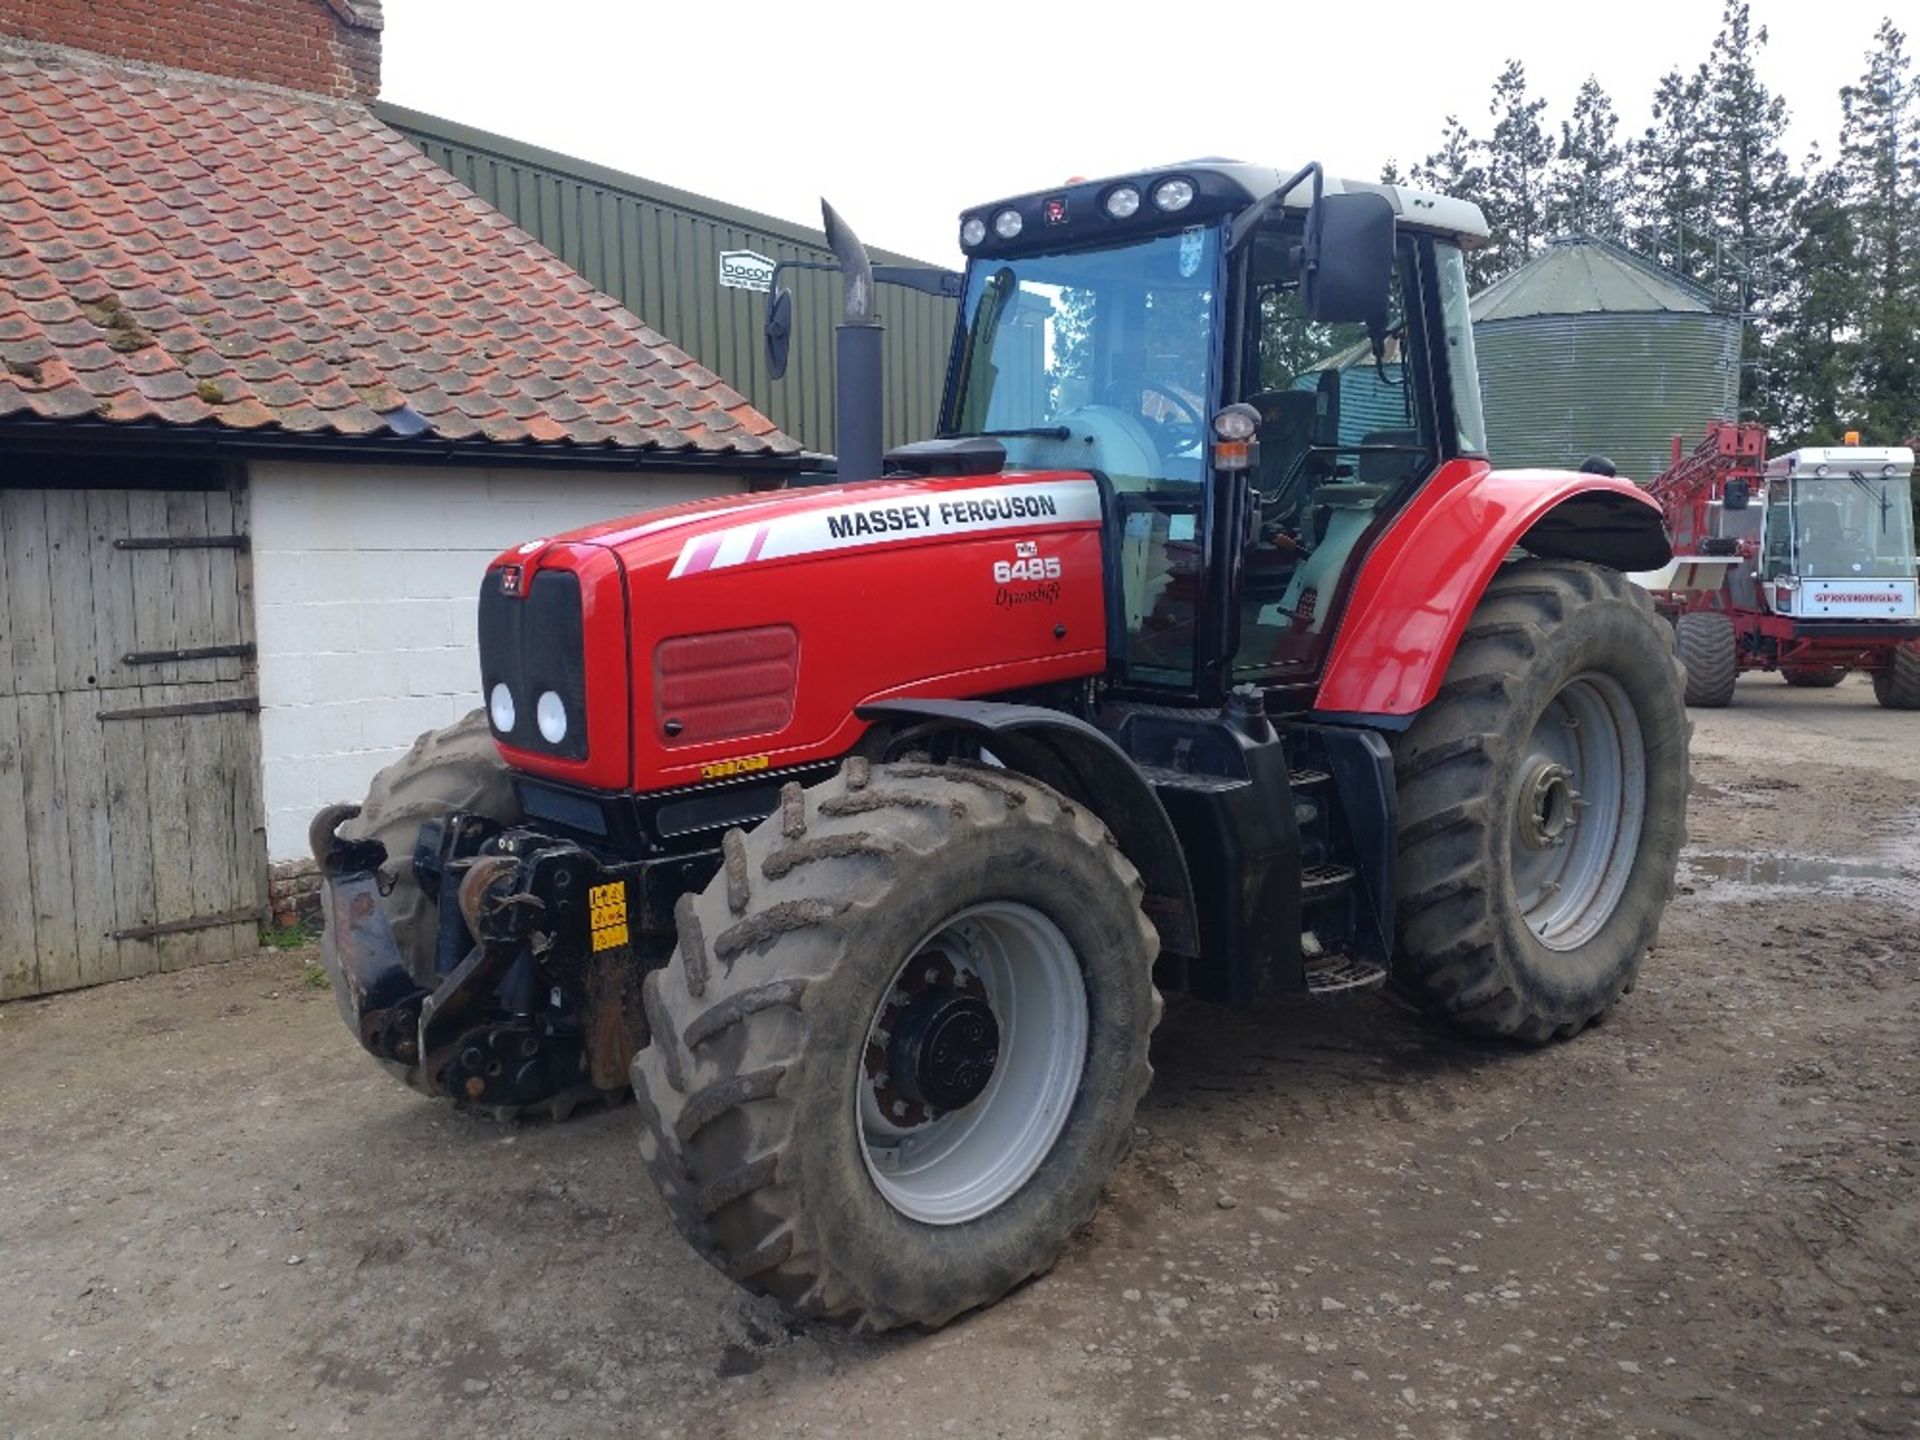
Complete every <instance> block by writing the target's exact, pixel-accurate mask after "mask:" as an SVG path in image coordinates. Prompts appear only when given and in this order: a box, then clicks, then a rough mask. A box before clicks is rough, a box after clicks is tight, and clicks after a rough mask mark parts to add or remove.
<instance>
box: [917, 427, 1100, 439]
mask: <svg viewBox="0 0 1920 1440" xmlns="http://www.w3.org/2000/svg"><path fill="white" fill-rule="evenodd" d="M946 438H947V439H950V440H1021V439H1028V438H1031V439H1035V440H1071V439H1072V438H1073V431H1071V430H1069V429H1068V428H1067V427H1066V426H1064V425H1029V426H1027V427H1025V428H1024V429H1020V430H956V431H954V432H953V433H952V434H951V435H949V436H947V437H946Z"/></svg>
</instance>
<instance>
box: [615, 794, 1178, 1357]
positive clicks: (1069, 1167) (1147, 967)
mask: <svg viewBox="0 0 1920 1440" xmlns="http://www.w3.org/2000/svg"><path fill="white" fill-rule="evenodd" d="M724 851H725V857H726V864H725V866H724V868H723V869H722V870H721V872H720V874H719V875H717V876H716V877H715V878H714V880H713V883H712V884H711V885H709V886H708V888H707V889H706V891H705V892H704V893H702V894H700V895H688V896H684V897H682V899H681V901H680V903H679V906H678V909H677V911H676V921H677V924H678V934H679V944H678V946H677V948H676V949H675V951H674V955H673V958H672V960H671V962H670V963H669V964H668V966H667V967H666V968H665V969H664V970H661V971H657V972H655V973H653V974H651V975H649V976H648V977H647V981H646V985H645V988H644V991H643V994H644V997H645V1001H646V1008H647V1018H648V1022H649V1025H650V1028H651V1030H652V1033H653V1043H652V1044H651V1045H650V1046H649V1047H648V1048H647V1049H645V1050H643V1051H641V1052H640V1054H639V1055H638V1056H637V1057H636V1058H635V1060H634V1064H633V1083H634V1092H635V1096H636V1099H637V1102H638V1109H639V1112H640V1118H641V1121H642V1135H641V1152H642V1155H643V1157H644V1159H645V1161H646V1164H647V1168H648V1171H649V1172H650V1173H651V1174H652V1176H653V1178H654V1180H655V1182H656V1183H657V1184H658V1185H659V1187H660V1192H661V1194H662V1195H663V1196H664V1197H665V1199H666V1202H667V1206H668V1209H669V1210H670V1211H671V1212H672V1215H673V1218H674V1220H675V1222H676V1223H677V1224H678V1226H679V1227H680V1229H681V1231H682V1233H684V1234H685V1235H686V1236H687V1238H688V1239H689V1240H690V1241H691V1242H692V1243H693V1245H694V1247H695V1248H696V1249H697V1250H699V1251H700V1253H701V1254H702V1255H704V1256H705V1257H706V1258H707V1259H708V1260H710V1261H711V1262H712V1263H713V1264H714V1265H716V1266H718V1267H719V1268H720V1269H721V1270H723V1271H724V1272H725V1273H726V1274H728V1275H729V1276H731V1277H732V1278H733V1279H735V1280H737V1281H741V1282H743V1283H744V1284H746V1285H747V1286H748V1287H750V1288H752V1289H754V1290H758V1291H762V1292H765V1293H767V1294H771V1295H773V1296H775V1297H777V1298H778V1299H779V1300H781V1301H782V1302H784V1304H785V1305H786V1306H787V1307H788V1308H789V1309H790V1310H792V1311H793V1312H794V1313H795V1314H797V1315H801V1316H820V1317H826V1318H830V1319H834V1320H838V1321H843V1322H847V1323H851V1324H854V1325H857V1326H859V1327H860V1328H863V1329H868V1330H885V1329H889V1328H892V1327H894V1326H899V1325H906V1324H919V1325H925V1326H936V1325H941V1324H944V1323H945V1322H947V1321H948V1320H951V1319H952V1318H953V1317H954V1316H956V1315H959V1314H961V1313H963V1312H964V1311H967V1310H971V1309H973V1308H975V1307H977V1306H980V1305H986V1304H989V1303H991V1302H992V1301H994V1300H997V1299H998V1298H1000V1296H1002V1295H1004V1294H1005V1293H1006V1292H1007V1291H1008V1290H1010V1289H1012V1288H1013V1287H1014V1286H1016V1285H1018V1284H1020V1283H1021V1282H1022V1281H1023V1280H1026V1279H1027V1278H1028V1277H1030V1276H1033V1275H1037V1274H1040V1273H1042V1272H1044V1271H1045V1270H1047V1269H1048V1268H1049V1267H1051V1266H1052V1265H1053V1263H1054V1261H1055V1260H1056V1259H1057V1258H1058V1256H1059V1254H1060V1251H1061V1249H1062V1247H1063V1246H1064V1245H1065V1244H1066V1242H1067V1238H1068V1236H1069V1235H1070V1234H1071V1233H1072V1232H1073V1230H1074V1229H1075V1227H1077V1226H1079V1225H1080V1224H1082V1223H1083V1222H1085V1221H1086V1219H1087V1218H1088V1217H1089V1216H1090V1215H1091V1214H1092V1213H1093V1211H1094V1208H1095V1206H1096V1205H1097V1204H1098V1202H1099V1198H1100V1190H1101V1186H1102V1184H1103V1182H1104V1181H1105V1179H1106V1177H1107V1174H1108V1172H1109V1171H1110V1169H1111V1168H1112V1166H1113V1164H1114V1162H1115V1161H1116V1160H1117V1159H1118V1157H1119V1156H1120V1154H1121V1152H1122V1150H1123V1148H1124V1147H1125V1145H1126V1143H1127V1139H1128V1136H1129V1134H1130V1132H1131V1127H1132V1123H1133V1114H1134V1108H1135V1106H1136V1105H1137V1104H1138V1102H1139V1099H1140V1097H1141V1095H1142V1094H1143V1093H1144V1092H1145V1091H1146V1088H1147V1084H1148V1082H1149V1080H1150V1079H1151V1078H1152V1070H1151V1068H1150V1067H1149V1065H1148V1062H1147V1042H1148V1036H1149V1034H1150V1032H1151V1031H1152V1029H1153V1026H1154V1024H1155V1022H1156V1021H1157V1020H1158V1018H1159V1013H1160V999H1159V995H1158V994H1157V992H1156V991H1155V990H1154V987H1153V981H1152V966H1153V959H1154V955H1155V952H1156V950H1157V948H1158V941H1157V938H1156V936H1155V932H1154V930H1153V928H1152V926H1151V925H1150V924H1149V923H1148V921H1147V919H1146V917H1145V915H1144V914H1143V913H1142V911H1141V897H1142V894H1143V887H1142V885H1141V883H1140V878H1139V876H1138V874H1137V873H1136V872H1135V870H1134V868H1133V866H1132V865H1131V864H1129V863H1128V862H1127V860H1126V859H1125V858H1124V857H1123V856H1122V855H1121V854H1120V852H1119V850H1118V849H1117V848H1116V847H1115V845H1114V842H1113V838H1112V836H1111V835H1109V834H1108V833H1107V830H1106V827H1105V826H1104V825H1102V824H1101V823H1100V821H1099V820H1098V819H1097V818H1095V817H1094V816H1093V815H1092V814H1091V813H1089V812H1087V811H1085V810H1083V809H1080V808H1079V807H1078V806H1074V805H1071V804H1069V803H1068V802H1067V801H1066V800H1064V799H1063V798H1061V797H1060V796H1059V795H1057V794H1056V793H1055V792H1053V791H1052V790H1049V789H1047V788H1046V787H1045V786H1042V785H1039V784H1037V783H1035V782H1032V781H1030V780H1026V779H1024V778H1022V777H1020V776H1017V775H1011V774H1009V773H1007V772H1006V771H1002V770H994V769H987V768H984V767H972V766H958V765H956V766H934V765H927V764H918V763H906V764H895V765H871V766H870V765H869V764H868V763H867V762H866V761H864V760H859V759H855V760H851V761H849V762H847V764H846V765H845V766H844V767H843V768H842V770H841V771H840V773H839V774H838V775H837V776H835V777H834V778H833V779H831V780H829V781H827V782H825V783H823V784H821V785H818V786H816V787H814V788H812V789H809V790H802V789H801V788H800V787H799V786H798V785H789V786H788V787H787V788H786V790H785V791H784V792H783V793H782V799H781V807H780V809H779V811H778V812H776V813H775V814H774V815H772V816H770V817H769V818H768V819H766V820H765V821H763V822H761V824H760V825H759V826H758V828H756V829H755V830H754V831H752V833H750V834H743V833H742V832H740V831H734V832H731V833H730V834H729V835H728V836H727V837H726V844H725V847H724ZM1029 942H1031V943H1030V944H1029ZM1022 946H1027V949H1025V950H1023V949H1022V948H1021V947H1022ZM1023 957H1024V959H1023ZM909 961H912V962H913V963H912V964H911V965H909V964H908V962H909ZM1010 961H1011V962H1018V963H1009V962H1010ZM1027 961H1031V963H1026V962H1027ZM1022 976H1025V977H1027V978H1026V979H1024V980H1023V979H1022V978H1021V977H1022ZM1036 977H1037V978H1036ZM923 981H924V985H925V988H922V989H920V990H919V991H918V992H917V994H916V993H913V992H911V990H910V987H913V986H919V985H921V984H922V982H923ZM936 982H937V983H936ZM1042 982H1044V983H1042ZM1023 986H1024V988H1022V987H1023ZM928 1006H932V1007H933V1009H932V1010H928V1009H927V1008H926V1007H928ZM969 1006H971V1007H972V1008H973V1010H974V1011H977V1010H979V1009H981V1008H985V1009H990V1010H991V1011H992V1013H993V1016H994V1022H993V1023H992V1024H988V1025H985V1026H984V1029H987V1030H991V1029H993V1025H994V1024H997V1026H998V1031H997V1039H996V1040H995V1042H994V1046H993V1048H992V1049H990V1050H988V1049H980V1050H977V1051H976V1052H973V1053H974V1061H977V1063H973V1062H969V1064H970V1065H971V1068H965V1069H955V1070H952V1071H951V1072H941V1073H939V1074H932V1073H930V1072H928V1071H927V1070H925V1069H924V1068H916V1067H915V1065H914V1063H913V1062H911V1061H908V1060H903V1059H902V1058H901V1057H902V1054H903V1053H905V1054H910V1055H918V1056H921V1057H928V1056H932V1057H942V1056H947V1055H948V1054H949V1052H948V1051H947V1050H944V1049H942V1048H941V1046H940V1044H938V1043H936V1040H937V1039H938V1037H941V1036H953V1035H960V1036H961V1039H962V1040H964V1039H965V1034H972V1035H973V1036H974V1037H975V1039H976V1040H978V1036H979V1034H980V1032H981V1030H982V1028H983V1027H982V1024H981V1022H980V1020H979V1016H978V1015H977V1014H974V1013H963V1012H965V1011H967V1007H969ZM903 1007H904V1008H903ZM1049 1007H1051V1008H1049ZM916 1013H919V1014H922V1015H931V1016H933V1018H932V1019H931V1020H926V1021H924V1022H923V1021H921V1020H916V1019H915V1018H914V1017H915V1014H916ZM949 1021H951V1022H952V1028H950V1029H947V1030H941V1029H939V1028H938V1027H940V1026H946V1025H948V1023H949ZM916 1025H918V1026H920V1027H921V1028H920V1029H917V1030H916V1029H915V1028H914V1027H915V1026H916ZM1076 1025H1077V1026H1078V1027H1079V1028H1078V1029H1076V1028H1075V1026H1076ZM928 1026H932V1027H933V1028H931V1029H929V1028H927V1027H928ZM968 1026H972V1027H973V1028H972V1029H971V1030H968V1028H967V1027H968ZM962 1032H965V1034H962ZM916 1034H925V1035H931V1036H934V1037H935V1038H934V1039H928V1040H927V1042H926V1046H925V1048H924V1049H915V1050H909V1051H905V1052H903V1051H901V1050H899V1049H897V1048H896V1047H897V1046H899V1045H901V1044H904V1043H907V1041H906V1039H905V1037H908V1036H910V1035H916ZM1063 1037H1064V1038H1063ZM915 1043H917V1042H915ZM919 1063H920V1065H922V1066H924V1065H925V1064H926V1063H927V1062H926V1060H925V1059H924V1058H923V1059H922V1060H921V1061H920V1062H919ZM902 1075H908V1076H917V1077H918V1079H915V1080H913V1081H912V1082H911V1085H910V1084H909V1082H908V1081H905V1080H901V1079H900V1078H899V1076H902ZM956 1078H958V1079H960V1080H965V1081H967V1083H968V1085H969V1086H973V1087H977V1088H973V1089H972V1091H971V1095H970V1096H969V1095H968V1093H967V1091H966V1090H964V1089H963V1090H961V1091H959V1092H958V1093H957V1094H956V1093H955V1092H952V1091H950V1090H946V1089H936V1088H935V1086H934V1082H935V1081H936V1080H938V1081H940V1082H941V1083H942V1084H950V1083H955V1082H956ZM909 1089H911V1090H912V1091H913V1093H912V1094H908V1093H906V1092H907V1091H908V1090H909ZM943 1096H945V1097H947V1098H945V1099H942V1098H941V1097H943ZM943 1104H944V1105H946V1106H947V1107H948V1108H947V1109H945V1110H944V1111H943V1110H941V1108H940V1106H941V1105H943ZM915 1145H922V1146H923V1147H924V1148H922V1149H920V1150H919V1151H918V1152H917V1155H916V1153H915V1152H914V1146H915ZM903 1157H904V1158H903Z"/></svg>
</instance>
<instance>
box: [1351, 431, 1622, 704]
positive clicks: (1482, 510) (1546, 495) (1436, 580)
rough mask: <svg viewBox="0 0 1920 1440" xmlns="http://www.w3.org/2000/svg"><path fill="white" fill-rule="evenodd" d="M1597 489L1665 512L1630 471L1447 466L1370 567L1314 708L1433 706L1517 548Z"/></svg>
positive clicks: (1384, 540) (1383, 540)
mask: <svg viewBox="0 0 1920 1440" xmlns="http://www.w3.org/2000/svg"><path fill="white" fill-rule="evenodd" d="M1594 492H1607V493H1611V494H1619V495H1627V496H1631V497H1632V498H1633V499H1634V500H1636V501H1638V502H1639V503H1641V504H1643V505H1645V506H1647V507H1648V508H1649V509H1650V510H1652V511H1654V512H1655V513H1656V514H1658V513H1659V509H1660V507H1659V506H1658V505H1657V504H1655V503H1654V502H1653V501H1652V500H1651V499H1649V498H1648V497H1647V495H1646V493H1645V492H1644V491H1643V490H1641V489H1640V487H1639V486H1637V485H1635V484H1634V483H1633V482H1632V481H1631V480H1622V479H1616V478H1612V477H1609V476H1603V475H1589V474H1583V473H1575V472H1570V471H1560V470H1494V469H1493V468H1492V467H1490V466H1489V465H1488V464H1487V462H1486V461H1484V460H1454V461H1450V462H1449V463H1447V464H1446V465H1444V466H1442V467H1441V469H1440V471H1439V473H1438V474H1436V475H1435V476H1434V477H1433V479H1431V480H1429V481H1428V482H1427V484H1426V486H1425V488H1423V489H1422V490H1421V492H1420V493H1419V494H1418V495H1417V496H1415V497H1414V500H1413V503H1412V504H1410V505H1408V506H1407V508H1406V509H1405V510H1404V511H1402V512H1401V514H1400V516H1399V518H1398V519H1396V520H1395V521H1394V522H1393V524H1392V525H1391V526H1389V527H1388V529H1387V532H1386V534H1384V535H1382V536H1381V537H1380V541H1379V543H1378V544H1376V545H1375V546H1374V548H1373V550H1372V552H1371V553H1370V554H1369V555H1368V556H1367V558H1366V561H1365V563H1364V565H1363V566H1362V567H1361V570H1360V574H1359V576H1358V577H1357V578H1356V580H1355V582H1354V587H1353V594H1352V596H1351V598H1350V599H1349V600H1348V602H1347V608H1346V616H1345V619H1344V620H1343V621H1342V622H1341V625H1340V633H1339V635H1338V636H1337V637H1336V638H1335V640H1334V642H1333V650H1332V652H1331V654H1329V655H1328V657H1327V668H1326V672H1325V674H1324V675H1323V676H1322V677H1321V681H1320V690H1319V694H1318V695H1317V696H1316V697H1315V702H1314V706H1315V709H1317V710H1319V711H1322V712H1330V713H1337V714H1344V715H1395V716H1398V715H1412V714H1414V713H1415V712H1416V711H1418V710H1420V709H1421V708H1422V707H1423V706H1425V705H1426V704H1428V703H1429V702H1430V701H1431V700H1432V699H1433V697H1434V695H1435V694H1436V693H1438V691H1439V689H1440V681H1441V678H1442V677H1443V676H1444V675H1445V674H1446V672H1447V666H1448V665H1449V664H1451V663H1452V661H1453V652H1454V650H1455V649H1456V648H1457V647H1458V645H1459V643H1460V636H1461V634H1462V632H1464V631H1465V630H1466V628H1467V622H1468V620H1469V619H1470V618H1471V617H1472V615H1473V609H1474V606H1476V605H1478V604H1479V603H1480V596H1481V594H1482V593H1483V592H1484V591H1485V590H1486V588H1487V583H1488V581H1490V580H1491V579H1492V578H1493V573H1494V571H1495V570H1497V569H1498V568H1499V566H1500V562H1501V561H1502V560H1503V559H1505V558H1506V556H1507V553H1508V552H1509V551H1511V550H1512V549H1513V548H1514V546H1516V545H1518V544H1519V543H1520V539H1521V537H1522V536H1523V535H1525V534H1526V533H1527V531H1528V530H1529V529H1530V528H1531V527H1532V526H1533V524H1534V522H1536V521H1537V520H1539V519H1540V518H1541V517H1542V516H1543V515H1545V514H1546V513H1547V512H1548V511H1550V510H1552V509H1553V508H1554V507H1555V506H1556V505H1559V504H1560V503H1561V502H1563V501H1565V500H1569V499H1571V498H1572V497H1574V496H1576V495H1585V494H1592V493H1594Z"/></svg>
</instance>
